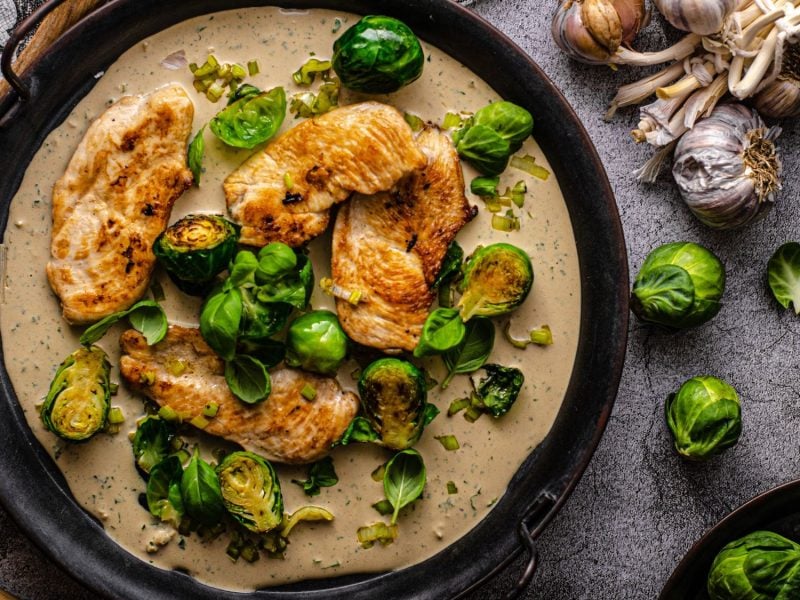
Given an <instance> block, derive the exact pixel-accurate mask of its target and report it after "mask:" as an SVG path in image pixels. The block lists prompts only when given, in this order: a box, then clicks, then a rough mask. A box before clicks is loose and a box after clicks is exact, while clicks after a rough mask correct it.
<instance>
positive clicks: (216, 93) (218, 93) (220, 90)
mask: <svg viewBox="0 0 800 600" xmlns="http://www.w3.org/2000/svg"><path fill="white" fill-rule="evenodd" d="M224 93H225V88H224V87H222V86H221V85H220V84H219V83H217V82H216V81H215V82H214V83H212V84H211V86H210V87H209V88H208V89H207V90H206V98H208V99H209V100H211V102H217V101H219V99H220V98H222V94H224Z"/></svg>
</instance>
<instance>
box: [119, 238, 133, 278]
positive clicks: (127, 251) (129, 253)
mask: <svg viewBox="0 0 800 600" xmlns="http://www.w3.org/2000/svg"><path fill="white" fill-rule="evenodd" d="M122 256H124V257H125V258H127V259H128V262H127V263H125V274H126V275H127V274H128V273H130V272H131V269H133V267H134V266H135V265H136V263H135V262H134V261H133V258H132V257H133V245H129V246H128V247H127V248H125V250H123V251H122Z"/></svg>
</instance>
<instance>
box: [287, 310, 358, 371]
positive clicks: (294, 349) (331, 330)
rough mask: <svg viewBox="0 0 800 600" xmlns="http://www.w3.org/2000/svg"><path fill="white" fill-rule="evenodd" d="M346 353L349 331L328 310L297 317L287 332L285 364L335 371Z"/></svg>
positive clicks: (314, 369)
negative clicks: (346, 332) (345, 330)
mask: <svg viewBox="0 0 800 600" xmlns="http://www.w3.org/2000/svg"><path fill="white" fill-rule="evenodd" d="M345 356H347V335H345V333H344V331H343V330H342V326H341V325H339V319H337V318H336V315H335V314H334V313H332V312H331V311H329V310H314V311H311V312H310V313H306V314H304V315H302V316H301V317H298V318H296V319H295V320H294V321H292V323H291V325H289V331H288V333H287V335H286V364H288V365H289V366H292V367H301V368H303V369H305V370H306V371H313V372H314V373H321V374H323V375H333V374H334V373H336V370H337V369H338V368H339V365H341V364H342V362H343V361H344V359H345Z"/></svg>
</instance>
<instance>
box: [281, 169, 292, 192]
mask: <svg viewBox="0 0 800 600" xmlns="http://www.w3.org/2000/svg"><path fill="white" fill-rule="evenodd" d="M283 185H285V186H286V189H287V190H291V189H292V188H293V187H294V179H293V178H292V174H291V173H289V171H286V173H284V174H283Z"/></svg>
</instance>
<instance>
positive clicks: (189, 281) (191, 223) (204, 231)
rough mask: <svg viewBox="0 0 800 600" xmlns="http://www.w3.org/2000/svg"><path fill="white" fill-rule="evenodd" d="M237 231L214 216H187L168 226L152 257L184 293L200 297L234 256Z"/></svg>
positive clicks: (159, 238) (157, 241)
mask: <svg viewBox="0 0 800 600" xmlns="http://www.w3.org/2000/svg"><path fill="white" fill-rule="evenodd" d="M238 241H239V231H238V228H237V227H236V226H235V225H234V224H233V223H231V222H230V221H228V220H226V219H224V218H222V217H220V216H217V215H189V216H187V217H184V218H182V219H181V220H179V221H178V222H176V223H174V224H173V225H170V226H169V227H168V228H167V229H166V231H164V233H162V234H161V235H160V236H159V237H158V239H157V240H156V243H155V245H154V246H153V253H154V254H155V255H156V258H157V259H158V261H159V262H160V263H161V266H163V267H164V269H165V270H166V271H167V273H169V276H170V277H171V278H172V280H173V281H174V282H175V284H176V285H177V286H178V287H179V288H180V289H181V290H183V291H184V292H186V293H188V294H194V295H202V294H203V293H204V292H206V291H207V287H208V284H209V283H210V282H211V281H213V279H214V277H216V276H217V275H218V274H219V273H221V272H222V271H224V270H225V269H226V268H227V267H228V263H229V262H230V261H231V259H232V258H233V255H234V254H235V253H236V244H237V242H238Z"/></svg>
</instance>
